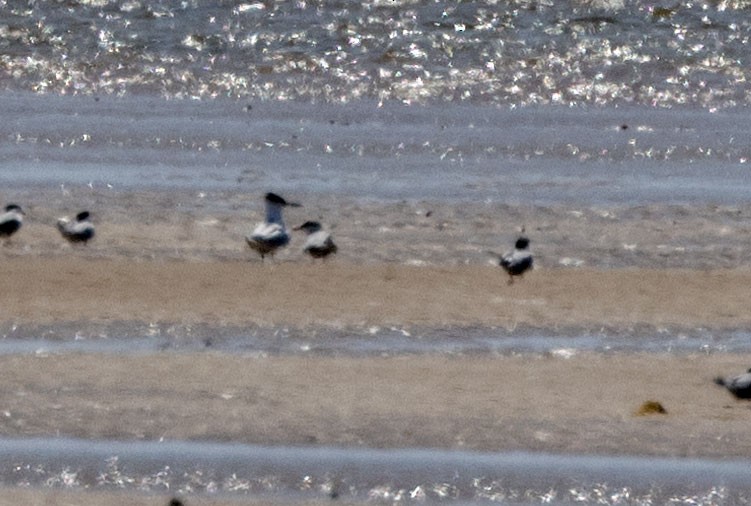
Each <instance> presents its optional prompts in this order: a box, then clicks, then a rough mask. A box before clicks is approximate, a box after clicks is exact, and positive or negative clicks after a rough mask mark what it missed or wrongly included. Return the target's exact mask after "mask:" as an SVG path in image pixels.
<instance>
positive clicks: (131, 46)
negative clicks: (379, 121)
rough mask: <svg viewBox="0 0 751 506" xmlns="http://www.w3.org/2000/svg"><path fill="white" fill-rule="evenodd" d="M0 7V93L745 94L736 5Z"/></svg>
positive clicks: (724, 1) (650, 100)
mask: <svg viewBox="0 0 751 506" xmlns="http://www.w3.org/2000/svg"><path fill="white" fill-rule="evenodd" d="M2 4H3V9H2V10H1V11H0V47H2V48H3V56H2V58H0V82H2V84H3V85H4V86H5V88H7V89H14V90H18V89H24V90H34V91H45V92H61V93H68V94H70V93H84V94H111V93H115V94H123V93H146V94H153V95H158V96H166V97H201V98H204V97H220V96H225V97H253V98H258V99H270V100H279V99H281V100H297V99H302V100H305V101H316V102H351V101H353V100H357V99H361V98H371V99H376V100H381V101H389V100H396V101H401V102H406V103H414V102H426V101H427V102H430V101H437V102H446V101H451V102H461V101H466V102H481V103H491V104H508V105H515V106H520V105H531V104H564V105H572V104H574V105H581V104H593V105H594V104H597V105H603V104H626V103H635V104H643V105H650V106H652V105H656V106H661V107H671V106H682V105H691V106H695V107H702V108H708V109H716V108H724V107H733V106H737V105H746V104H747V103H748V100H749V93H748V91H749V86H751V84H749V83H751V79H749V72H751V70H750V69H751V65H749V63H750V62H749V58H751V56H750V55H749V52H748V51H747V47H746V46H747V44H748V40H749V33H750V28H751V7H750V6H749V2H747V1H745V0H712V1H688V2H679V3H676V2H661V1H658V2H653V1H643V0H633V1H627V0H588V1H584V0H568V1H560V2H554V1H550V0H539V1H534V0H510V1H498V0H477V1H469V2H460V3H459V2H443V1H437V0H432V1H431V0H368V1H364V2H349V1H342V0H330V1H325V0H320V1H306V0H297V1H282V0H276V1H275V0H266V1H249V2H242V1H236V2H229V1H216V2H202V1H196V0H193V1H190V0H161V1H153V2H141V1H138V0H133V1H128V2H119V1H114V0H112V1H107V0H88V1H86V0H71V1H68V2H65V3H62V4H60V3H49V2H32V1H26V2H24V1H7V0H6V1H4V2H2Z"/></svg>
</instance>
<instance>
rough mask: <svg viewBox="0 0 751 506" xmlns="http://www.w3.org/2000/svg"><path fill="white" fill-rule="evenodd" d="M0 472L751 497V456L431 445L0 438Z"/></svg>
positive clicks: (608, 498) (118, 480)
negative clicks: (579, 452)
mask: <svg viewBox="0 0 751 506" xmlns="http://www.w3.org/2000/svg"><path fill="white" fill-rule="evenodd" d="M0 457H2V462H3V464H2V465H0V481H2V482H3V483H4V484H5V485H9V484H12V485H18V486H26V487H28V486H48V487H63V488H73V489H81V488H87V489H103V490H126V491H135V490H139V491H148V492H162V493H164V492H170V493H174V494H187V493H196V492H199V493H200V492H204V493H205V492H209V493H223V494H233V495H238V494H239V495H246V494H252V495H253V496H256V497H258V496H261V497H263V496H265V497H275V498H277V499H279V498H287V499H289V498H293V497H294V498H305V499H328V498H331V499H336V498H341V499H345V500H346V499H350V500H358V501H364V500H367V501H370V502H376V503H423V502H425V501H430V502H446V501H452V502H465V501H471V502H493V503H502V504H509V503H511V504H527V503H530V504H535V503H537V504H541V503H542V504H549V503H556V504H558V503H561V504H570V503H592V504H621V505H630V504H641V505H648V504H669V503H689V504H748V503H749V493H751V490H750V489H749V485H748V462H746V461H744V460H734V461H722V462H720V461H713V460H700V459H668V458H660V459H655V458H651V459H642V458H637V457H597V456H579V455H554V454H544V453H526V452H510V453H478V452H462V451H446V450H431V449H398V450H374V449H344V448H326V447H323V448H302V447H300V448H295V447H278V448H269V447H262V446H249V445H238V444H219V443H194V442H179V441H164V442H128V443H126V442H114V441H97V442H89V441H81V440H75V439H4V440H0Z"/></svg>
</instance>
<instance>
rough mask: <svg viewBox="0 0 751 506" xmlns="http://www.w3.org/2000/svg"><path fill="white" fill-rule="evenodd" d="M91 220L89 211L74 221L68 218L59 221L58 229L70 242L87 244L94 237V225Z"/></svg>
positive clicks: (81, 213) (79, 214) (83, 212)
mask: <svg viewBox="0 0 751 506" xmlns="http://www.w3.org/2000/svg"><path fill="white" fill-rule="evenodd" d="M90 218H91V215H90V214H89V212H88V211H81V212H80V213H78V214H77V215H76V219H75V220H73V221H71V220H70V219H68V218H60V219H59V220H57V229H58V230H59V231H60V233H61V234H62V236H63V237H64V238H66V239H67V240H68V241H70V242H72V243H83V244H86V243H88V242H89V241H90V240H91V239H92V238H93V237H94V224H93V223H91V220H90Z"/></svg>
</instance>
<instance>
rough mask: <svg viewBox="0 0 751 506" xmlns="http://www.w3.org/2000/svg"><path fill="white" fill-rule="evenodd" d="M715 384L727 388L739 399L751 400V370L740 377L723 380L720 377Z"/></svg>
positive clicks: (715, 380)
mask: <svg viewBox="0 0 751 506" xmlns="http://www.w3.org/2000/svg"><path fill="white" fill-rule="evenodd" d="M714 382H715V383H716V384H718V385H720V386H721V387H725V388H727V390H728V392H730V393H731V394H733V396H735V397H736V398H738V399H751V369H749V370H748V371H746V372H745V373H743V374H740V375H738V376H733V377H730V378H723V377H721V376H718V377H716V378H715V379H714Z"/></svg>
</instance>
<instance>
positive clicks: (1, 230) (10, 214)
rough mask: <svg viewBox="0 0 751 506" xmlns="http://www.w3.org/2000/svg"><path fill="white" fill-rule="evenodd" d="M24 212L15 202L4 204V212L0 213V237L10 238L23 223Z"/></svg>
mask: <svg viewBox="0 0 751 506" xmlns="http://www.w3.org/2000/svg"><path fill="white" fill-rule="evenodd" d="M23 217H24V212H23V209H21V206H19V205H17V204H8V205H7V206H5V212H4V213H3V214H1V215H0V237H5V238H6V239H10V236H12V235H13V234H15V233H16V232H18V229H19V228H21V225H23Z"/></svg>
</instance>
